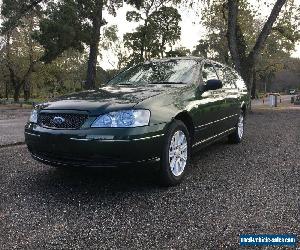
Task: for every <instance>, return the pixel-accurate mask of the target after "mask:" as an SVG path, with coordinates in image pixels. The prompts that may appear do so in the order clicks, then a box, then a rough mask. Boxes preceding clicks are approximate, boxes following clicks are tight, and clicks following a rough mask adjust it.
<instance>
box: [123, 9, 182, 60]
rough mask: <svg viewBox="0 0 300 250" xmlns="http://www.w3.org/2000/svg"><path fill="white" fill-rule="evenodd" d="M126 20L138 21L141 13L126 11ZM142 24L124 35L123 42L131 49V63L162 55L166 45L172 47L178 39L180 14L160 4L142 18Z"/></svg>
mask: <svg viewBox="0 0 300 250" xmlns="http://www.w3.org/2000/svg"><path fill="white" fill-rule="evenodd" d="M127 20H129V21H133V20H135V21H140V20H141V15H140V14H139V13H137V12H135V11H132V12H129V13H127ZM143 20H144V24H143V25H140V26H138V27H137V29H136V31H135V32H132V33H126V34H125V35H124V44H125V46H126V47H127V48H129V49H130V50H131V51H132V54H131V60H130V61H131V63H137V62H141V61H143V60H148V59H150V58H151V57H164V55H165V53H166V50H167V46H169V47H172V45H174V44H175V42H176V41H177V40H179V39H180V34H181V28H180V26H179V22H180V21H181V16H180V14H179V13H178V11H177V9H175V8H173V7H166V6H162V7H160V8H159V9H157V10H154V11H153V12H152V13H151V14H148V15H147V19H143Z"/></svg>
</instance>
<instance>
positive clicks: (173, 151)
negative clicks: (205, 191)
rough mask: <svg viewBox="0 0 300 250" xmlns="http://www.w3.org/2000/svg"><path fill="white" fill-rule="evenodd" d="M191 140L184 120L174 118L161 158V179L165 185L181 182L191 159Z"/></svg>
mask: <svg viewBox="0 0 300 250" xmlns="http://www.w3.org/2000/svg"><path fill="white" fill-rule="evenodd" d="M190 148H191V140H190V135H189V132H188V129H187V127H186V126H185V124H184V123H183V122H182V121H179V120H174V121H173V122H172V124H171V125H170V127H169V130H168V132H167V134H166V139H165V144H164V148H163V155H162V159H161V169H160V170H161V180H162V184H163V185H165V186H173V185H177V184H179V183H180V182H181V181H182V179H183V177H184V175H185V172H186V169H187V166H188V164H189V161H190Z"/></svg>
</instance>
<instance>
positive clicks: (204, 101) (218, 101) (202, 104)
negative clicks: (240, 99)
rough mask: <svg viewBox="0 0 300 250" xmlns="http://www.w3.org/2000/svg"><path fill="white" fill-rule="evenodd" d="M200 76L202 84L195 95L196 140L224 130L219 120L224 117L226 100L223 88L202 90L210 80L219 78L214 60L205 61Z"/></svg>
mask: <svg viewBox="0 0 300 250" xmlns="http://www.w3.org/2000/svg"><path fill="white" fill-rule="evenodd" d="M200 78H201V79H200V86H199V88H197V91H196V92H197V93H196V95H195V99H196V103H197V105H195V107H194V112H195V115H194V117H195V118H194V122H195V139H196V142H201V141H203V140H205V139H208V138H211V137H213V136H214V135H216V134H218V133H220V132H221V131H222V127H221V124H220V122H219V120H220V119H222V117H223V111H222V107H223V105H224V102H225V98H224V93H223V91H222V89H217V90H208V91H205V92H203V91H202V89H203V85H205V84H206V82H207V81H208V80H213V79H219V77H218V75H217V72H216V70H215V67H214V64H213V63H212V62H210V61H206V62H204V64H203V65H202V68H201V72H200Z"/></svg>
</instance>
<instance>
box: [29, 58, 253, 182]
mask: <svg viewBox="0 0 300 250" xmlns="http://www.w3.org/2000/svg"><path fill="white" fill-rule="evenodd" d="M247 100H248V93H247V88H246V86H245V83H244V82H243V80H242V79H241V77H240V76H239V75H238V74H237V73H236V72H235V70H233V69H232V68H230V67H227V66H224V65H222V64H220V63H217V62H214V61H211V60H207V59H203V58H197V57H183V58H165V59H159V60H152V61H149V62H145V63H143V64H139V65H136V66H134V67H131V68H129V69H126V70H124V71H123V72H121V73H119V74H118V75H117V76H115V77H114V78H113V79H112V80H110V81H109V82H108V83H107V84H106V85H105V86H103V87H101V88H99V89H95V90H89V91H83V92H79V93H75V94H70V95H66V96H62V97H60V98H57V99H54V100H52V101H49V102H46V103H43V104H39V105H37V106H36V107H35V109H34V110H33V111H32V113H31V116H30V119H29V122H28V123H27V124H26V126H25V140H26V144H27V146H28V149H29V151H30V153H31V154H32V156H33V158H34V159H36V160H38V161H40V162H43V163H45V164H49V165H53V166H58V167H60V166H70V167H74V166H76V167H80V166H82V167H105V166H107V167H108V166H126V165H127V166H128V165H129V166H137V167H138V166H141V165H144V164H151V165H158V166H159V169H160V171H159V173H160V174H159V175H160V176H159V177H160V178H161V180H162V182H163V183H164V184H165V185H175V184H178V183H180V182H181V181H182V179H183V177H184V175H185V172H186V170H187V168H188V165H189V161H190V156H191V151H192V150H193V149H196V148H199V147H203V146H205V145H208V144H209V143H211V142H214V141H216V140H218V139H220V138H222V137H225V136H228V138H229V141H230V142H232V143H239V142H240V141H241V140H242V138H243V133H244V118H245V114H246V110H247V106H248V104H247Z"/></svg>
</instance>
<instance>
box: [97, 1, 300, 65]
mask: <svg viewBox="0 0 300 250" xmlns="http://www.w3.org/2000/svg"><path fill="white" fill-rule="evenodd" d="M259 1H260V0H250V3H252V4H253V5H254V6H255V8H258V9H259V10H260V12H261V16H262V18H264V19H265V18H266V17H267V16H268V15H269V14H270V11H271V9H270V8H267V7H265V6H264V5H260V4H259V3H258V2H259ZM270 2H274V0H270ZM296 3H297V4H298V5H300V0H296ZM128 10H133V7H131V6H129V5H126V4H125V5H124V6H123V7H122V8H120V9H118V10H117V16H116V17H113V16H110V15H108V13H104V15H103V17H104V18H105V19H106V20H107V21H108V25H117V26H118V29H119V32H118V35H119V37H123V34H125V33H127V32H132V31H134V30H135V28H136V27H137V26H138V24H136V23H134V22H128V21H126V12H127V11H128ZM178 11H179V13H180V14H181V19H182V21H181V22H180V26H181V39H180V41H179V42H178V44H177V45H178V46H179V45H180V46H184V47H186V48H188V49H190V50H193V49H194V47H195V46H196V44H197V42H198V41H199V40H200V39H201V38H204V36H205V28H204V27H203V26H202V25H201V24H200V22H199V19H200V17H199V16H197V14H196V11H195V10H193V9H190V10H187V9H186V8H179V9H178ZM292 56H293V57H298V58H300V43H298V44H297V45H296V49H295V51H294V52H293V53H292ZM116 63H117V58H115V57H114V56H113V55H112V53H110V52H104V53H103V57H102V59H101V60H99V64H100V66H101V67H102V68H104V69H111V68H113V67H112V65H111V64H116Z"/></svg>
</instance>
